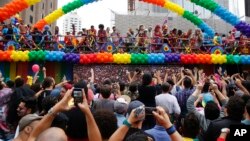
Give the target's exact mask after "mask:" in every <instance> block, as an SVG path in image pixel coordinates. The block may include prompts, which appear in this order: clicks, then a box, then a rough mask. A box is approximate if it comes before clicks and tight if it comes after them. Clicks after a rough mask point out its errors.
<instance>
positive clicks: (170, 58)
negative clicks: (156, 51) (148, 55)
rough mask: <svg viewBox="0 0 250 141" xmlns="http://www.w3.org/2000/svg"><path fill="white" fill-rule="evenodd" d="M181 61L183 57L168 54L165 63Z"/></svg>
mask: <svg viewBox="0 0 250 141" xmlns="http://www.w3.org/2000/svg"><path fill="white" fill-rule="evenodd" d="M180 61H181V55H180V54H176V53H166V54H165V62H166V63H179V62H180Z"/></svg>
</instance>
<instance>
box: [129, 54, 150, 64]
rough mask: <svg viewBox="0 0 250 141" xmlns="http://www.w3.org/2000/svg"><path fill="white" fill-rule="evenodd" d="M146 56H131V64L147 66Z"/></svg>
mask: <svg viewBox="0 0 250 141" xmlns="http://www.w3.org/2000/svg"><path fill="white" fill-rule="evenodd" d="M147 63H148V55H147V54H134V53H133V54H132V55H131V64H147Z"/></svg>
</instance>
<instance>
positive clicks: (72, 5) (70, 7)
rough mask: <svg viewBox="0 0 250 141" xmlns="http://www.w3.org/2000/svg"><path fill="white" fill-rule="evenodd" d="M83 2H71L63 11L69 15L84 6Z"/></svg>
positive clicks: (77, 0)
mask: <svg viewBox="0 0 250 141" xmlns="http://www.w3.org/2000/svg"><path fill="white" fill-rule="evenodd" d="M83 4H84V3H83V2H82V0H74V1H72V2H69V3H68V4H67V5H64V6H63V7H62V10H63V12H64V13H65V14H67V13H69V12H70V11H73V10H75V9H77V8H80V7H81V6H83Z"/></svg>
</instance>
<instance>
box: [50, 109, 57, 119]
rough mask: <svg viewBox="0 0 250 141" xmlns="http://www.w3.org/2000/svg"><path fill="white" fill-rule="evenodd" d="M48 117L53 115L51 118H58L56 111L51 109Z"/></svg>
mask: <svg viewBox="0 0 250 141" xmlns="http://www.w3.org/2000/svg"><path fill="white" fill-rule="evenodd" d="M48 115H51V116H53V117H56V116H57V115H58V114H56V113H55V112H54V109H53V108H50V109H49V111H48Z"/></svg>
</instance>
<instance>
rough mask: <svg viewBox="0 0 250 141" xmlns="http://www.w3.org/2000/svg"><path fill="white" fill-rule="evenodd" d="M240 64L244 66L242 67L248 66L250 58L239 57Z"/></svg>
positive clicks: (246, 56)
mask: <svg viewBox="0 0 250 141" xmlns="http://www.w3.org/2000/svg"><path fill="white" fill-rule="evenodd" d="M240 63H241V64H244V65H250V56H249V55H241V60H240Z"/></svg>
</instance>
